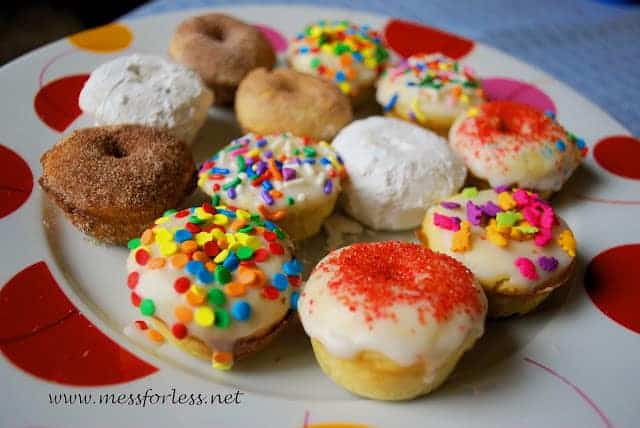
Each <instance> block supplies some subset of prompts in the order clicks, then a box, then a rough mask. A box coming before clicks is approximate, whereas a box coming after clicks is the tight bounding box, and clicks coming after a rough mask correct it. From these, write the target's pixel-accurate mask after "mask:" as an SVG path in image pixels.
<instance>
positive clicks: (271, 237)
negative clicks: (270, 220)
mask: <svg viewBox="0 0 640 428" xmlns="http://www.w3.org/2000/svg"><path fill="white" fill-rule="evenodd" d="M262 236H264V239H266V240H267V241H269V242H273V241H277V240H278V235H276V234H275V233H273V232H271V231H270V230H265V231H264V233H263V234H262Z"/></svg>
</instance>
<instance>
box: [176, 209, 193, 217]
mask: <svg viewBox="0 0 640 428" xmlns="http://www.w3.org/2000/svg"><path fill="white" fill-rule="evenodd" d="M189 214H190V213H189V210H182V211H178V212H177V213H176V218H182V217H186V216H188V215H189Z"/></svg>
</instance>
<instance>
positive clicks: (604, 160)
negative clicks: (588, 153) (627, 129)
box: [593, 135, 640, 180]
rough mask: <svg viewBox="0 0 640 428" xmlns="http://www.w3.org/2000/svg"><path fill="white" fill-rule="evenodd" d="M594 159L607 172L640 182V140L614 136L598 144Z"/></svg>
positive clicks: (594, 150) (625, 136)
mask: <svg viewBox="0 0 640 428" xmlns="http://www.w3.org/2000/svg"><path fill="white" fill-rule="evenodd" d="M593 157H594V158H595V159H596V161H597V162H598V164H599V165H600V166H601V167H603V168H604V169H606V170H607V171H609V172H611V173H613V174H616V175H619V176H621V177H625V178H631V179H633V180H640V140H638V139H636V138H633V137H629V136H627V135H614V136H611V137H607V138H604V139H602V140H600V141H598V143H596V145H595V147H594V149H593Z"/></svg>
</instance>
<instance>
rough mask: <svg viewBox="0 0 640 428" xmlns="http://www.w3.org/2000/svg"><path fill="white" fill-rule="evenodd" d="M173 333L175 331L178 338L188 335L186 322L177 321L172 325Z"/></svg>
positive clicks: (174, 333)
mask: <svg viewBox="0 0 640 428" xmlns="http://www.w3.org/2000/svg"><path fill="white" fill-rule="evenodd" d="M171 333H173V335H174V336H175V338H176V339H184V338H185V337H187V327H186V326H185V325H184V324H182V323H179V322H177V323H175V324H174V325H173V326H171Z"/></svg>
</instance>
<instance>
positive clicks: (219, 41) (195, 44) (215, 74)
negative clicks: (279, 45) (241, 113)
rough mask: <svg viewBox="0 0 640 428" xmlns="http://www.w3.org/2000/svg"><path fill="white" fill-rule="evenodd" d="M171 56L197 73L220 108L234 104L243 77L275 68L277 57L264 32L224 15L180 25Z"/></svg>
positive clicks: (198, 19)
mask: <svg viewBox="0 0 640 428" xmlns="http://www.w3.org/2000/svg"><path fill="white" fill-rule="evenodd" d="M169 54H170V55H171V57H172V58H173V59H174V60H176V61H177V62H180V63H182V64H184V65H186V66H187V67H189V68H191V69H193V70H195V71H196V72H197V73H198V74H199V75H200V77H202V80H203V81H204V82H205V84H206V85H207V86H209V88H211V89H212V90H213V92H214V94H215V102H216V104H219V105H224V104H229V103H230V102H232V101H233V98H234V96H235V91H236V88H237V87H238V84H239V83H240V81H241V80H242V78H243V77H244V76H245V75H246V74H247V73H248V72H249V71H251V70H253V69H254V68H257V67H266V68H272V67H273V66H274V64H275V63H276V55H275V53H274V52H273V49H272V48H271V45H270V44H269V41H268V40H267V39H266V38H265V37H264V36H263V35H262V33H261V32H260V30H258V29H257V28H255V27H253V26H252V25H249V24H247V23H245V22H243V21H240V20H238V19H236V18H233V17H231V16H228V15H223V14H220V13H210V14H207V15H201V16H194V17H191V18H188V19H186V20H184V21H182V22H181V23H180V25H179V26H178V28H177V29H176V32H175V33H174V35H173V37H172V39H171V43H170V45H169Z"/></svg>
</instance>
